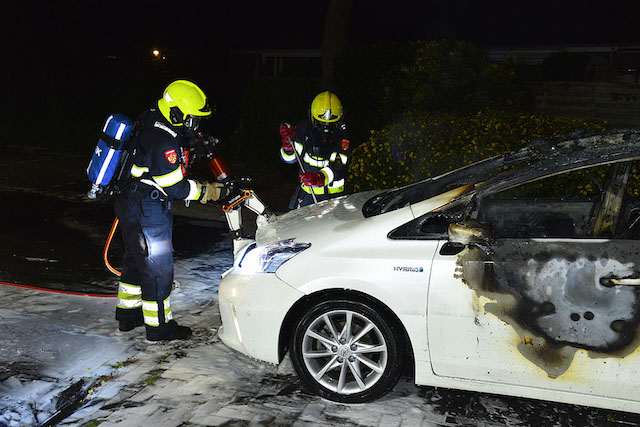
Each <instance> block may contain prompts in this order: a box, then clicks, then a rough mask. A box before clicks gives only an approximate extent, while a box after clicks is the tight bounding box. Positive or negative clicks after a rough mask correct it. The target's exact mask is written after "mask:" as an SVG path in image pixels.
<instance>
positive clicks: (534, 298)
mask: <svg viewBox="0 0 640 427" xmlns="http://www.w3.org/2000/svg"><path fill="white" fill-rule="evenodd" d="M483 246H484V245H481V246H475V245H473V244H472V245H471V246H470V249H468V250H466V251H465V252H463V253H461V254H460V255H459V263H460V266H461V270H462V271H461V273H462V274H461V276H462V278H463V280H464V282H465V283H466V284H467V285H468V286H469V287H470V288H471V289H473V290H474V291H475V292H476V294H477V297H478V298H480V297H486V298H488V300H490V302H487V303H486V304H484V310H485V311H486V312H489V313H491V314H493V315H495V316H497V317H498V318H499V319H501V320H502V321H504V322H506V323H507V324H508V325H510V326H511V327H513V328H514V329H515V330H516V332H518V334H519V335H520V336H521V337H523V341H522V343H521V344H519V345H518V350H519V351H520V353H521V354H522V355H523V356H524V357H526V358H527V359H528V360H530V361H531V362H532V363H534V364H535V365H537V366H538V367H540V368H541V369H543V370H545V371H546V372H547V374H548V375H549V376H550V377H551V378H557V377H558V376H560V375H562V374H563V373H564V372H566V370H567V369H568V368H569V366H570V365H571V362H572V360H573V357H574V355H575V353H576V352H577V351H578V350H580V349H584V350H587V351H588V355H589V356H590V357H592V358H600V357H625V356H627V355H629V354H630V353H632V352H633V351H634V350H636V349H637V348H638V346H639V345H640V334H639V324H640V287H638V286H606V285H607V284H610V282H611V281H610V280H607V279H610V278H628V277H640V265H639V264H638V261H640V244H639V243H638V242H636V241H619V240H618V241H616V240H609V241H591V242H590V241H588V240H583V241H564V242H559V241H556V242H553V241H533V240H515V239H514V240H500V241H497V242H495V243H493V244H491V245H490V247H488V248H487V247H485V248H484V249H483ZM479 307H481V306H480V305H479ZM479 309H481V308H479Z"/></svg>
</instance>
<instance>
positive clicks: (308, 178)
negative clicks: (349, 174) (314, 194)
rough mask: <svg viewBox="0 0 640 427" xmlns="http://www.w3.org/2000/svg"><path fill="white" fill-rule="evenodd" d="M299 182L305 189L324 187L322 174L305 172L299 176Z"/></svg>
mask: <svg viewBox="0 0 640 427" xmlns="http://www.w3.org/2000/svg"><path fill="white" fill-rule="evenodd" d="M300 182H302V183H303V184H304V185H306V186H307V187H322V186H324V174H323V173H322V172H305V173H303V174H300Z"/></svg>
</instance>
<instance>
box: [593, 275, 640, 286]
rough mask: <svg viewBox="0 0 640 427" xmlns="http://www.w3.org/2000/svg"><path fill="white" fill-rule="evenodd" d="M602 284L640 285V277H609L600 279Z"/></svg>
mask: <svg viewBox="0 0 640 427" xmlns="http://www.w3.org/2000/svg"><path fill="white" fill-rule="evenodd" d="M600 284H601V285H602V286H606V287H609V288H610V287H612V286H640V277H629V278H626V279H619V278H617V277H607V278H604V277H603V278H602V279H600Z"/></svg>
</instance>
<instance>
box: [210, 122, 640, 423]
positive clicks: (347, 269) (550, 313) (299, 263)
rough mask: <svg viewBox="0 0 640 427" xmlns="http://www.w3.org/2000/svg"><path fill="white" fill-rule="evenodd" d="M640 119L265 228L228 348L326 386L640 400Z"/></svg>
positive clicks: (375, 391) (223, 305)
mask: <svg viewBox="0 0 640 427" xmlns="http://www.w3.org/2000/svg"><path fill="white" fill-rule="evenodd" d="M639 159H640V131H635V130H624V131H616V132H608V133H602V134H573V135H569V136H566V137H558V138H554V139H550V140H544V141H537V142H534V143H533V144H532V145H530V146H528V147H526V148H523V149H521V150H519V151H515V152H512V153H509V154H505V155H501V156H496V157H493V158H489V159H487V160H484V161H481V162H478V163H475V164H473V165H470V166H467V167H464V168H462V169H459V170H457V171H454V172H451V173H448V174H444V175H441V176H438V177H436V178H431V179H427V180H424V181H421V182H418V183H416V184H413V185H409V186H407V187H404V188H400V189H394V190H389V191H384V192H369V193H360V194H354V195H351V196H345V197H341V198H339V199H334V200H330V201H326V202H322V203H318V204H316V205H311V206H307V207H306V208H302V209H299V210H296V211H292V212H289V213H287V214H285V215H282V216H281V217H279V218H278V221H276V222H273V223H265V224H264V225H263V226H261V227H260V228H259V229H258V232H257V234H256V241H255V242H254V243H252V244H250V245H248V246H246V247H245V248H244V249H242V250H241V251H240V252H238V254H237V257H236V259H235V263H234V266H233V268H231V269H230V270H229V271H227V272H226V273H225V274H224V275H223V279H222V282H221V284H220V293H219V302H220V313H221V316H222V321H223V327H222V329H221V330H220V337H221V339H222V340H223V342H224V343H226V344H227V345H228V346H230V347H232V348H234V349H236V350H238V351H240V352H242V353H244V354H246V355H248V356H251V357H253V358H256V359H260V360H264V361H267V362H271V363H275V364H277V363H280V362H281V361H282V359H283V358H284V356H285V354H286V353H287V351H290V355H291V358H292V361H293V364H294V366H295V369H296V371H297V373H298V375H299V376H300V378H301V380H302V382H303V384H305V385H306V387H307V388H308V389H309V390H311V391H312V392H315V393H317V394H319V395H320V396H323V397H325V398H328V399H331V400H335V401H340V402H365V401H369V400H372V399H375V398H377V397H380V396H382V395H383V394H384V393H386V392H387V391H389V390H390V389H391V388H392V387H393V386H394V385H395V384H396V382H397V380H398V378H399V376H400V374H401V373H402V372H403V369H404V368H407V369H410V370H411V371H413V372H414V378H415V382H416V384H419V385H431V386H438V387H449V388H458V389H465V390H477V391H483V392H490V393H500V394H506V395H513V396H525V397H530V398H536V399H545V400H553V401H558V402H567V403H575V404H582V405H591V406H598V407H606V408H611V409H617V410H624V411H631V412H640V392H638V388H637V378H638V377H639V375H640V351H639V350H638V347H639V345H640V335H639V330H640V328H639V324H640V240H639V238H640V197H638V196H637V195H638V194H640V188H638V182H639V181H638V179H637V177H636V176H635V174H634V162H635V161H636V160H639Z"/></svg>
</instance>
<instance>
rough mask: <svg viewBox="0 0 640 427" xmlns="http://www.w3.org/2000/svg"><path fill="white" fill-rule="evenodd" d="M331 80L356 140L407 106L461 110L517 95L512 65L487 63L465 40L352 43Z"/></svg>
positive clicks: (513, 102) (496, 104)
mask: <svg viewBox="0 0 640 427" xmlns="http://www.w3.org/2000/svg"><path fill="white" fill-rule="evenodd" d="M336 81H337V84H338V88H339V90H338V94H339V96H341V99H342V101H343V104H344V105H345V111H346V114H345V117H346V120H347V123H348V124H349V126H350V127H351V128H352V130H353V132H352V136H353V137H354V140H355V141H356V143H358V142H362V139H365V138H366V137H367V134H366V133H367V132H368V130H369V129H379V128H380V127H382V126H385V125H389V124H390V123H393V122H395V121H397V120H398V119H399V118H401V117H402V116H403V114H405V113H406V112H407V111H428V112H446V113H449V114H454V115H464V114H471V113H473V112H475V111H479V110H481V109H486V108H491V109H494V110H511V109H518V108H519V107H520V104H521V100H522V93H521V90H520V88H519V86H518V84H517V82H516V77H515V73H514V71H513V69H512V68H511V67H510V66H509V65H507V64H494V63H491V62H490V61H489V59H488V58H487V54H486V52H485V51H484V50H482V49H480V48H478V47H476V46H474V45H472V44H469V43H465V42H449V41H440V42H424V41H419V42H412V43H406V44H385V45H375V46H366V47H361V48H356V49H352V50H350V51H348V52H347V53H346V54H345V55H344V56H343V57H342V58H341V60H340V61H339V63H338V69H337V76H336Z"/></svg>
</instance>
